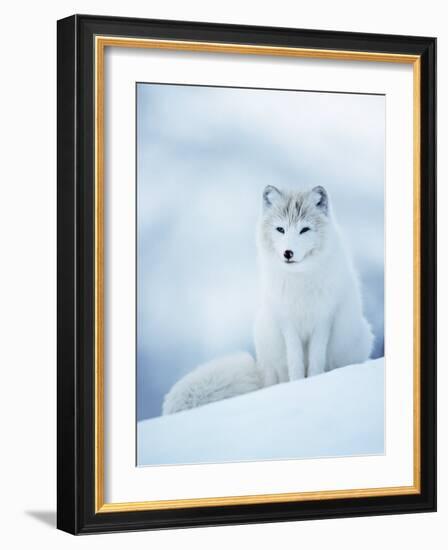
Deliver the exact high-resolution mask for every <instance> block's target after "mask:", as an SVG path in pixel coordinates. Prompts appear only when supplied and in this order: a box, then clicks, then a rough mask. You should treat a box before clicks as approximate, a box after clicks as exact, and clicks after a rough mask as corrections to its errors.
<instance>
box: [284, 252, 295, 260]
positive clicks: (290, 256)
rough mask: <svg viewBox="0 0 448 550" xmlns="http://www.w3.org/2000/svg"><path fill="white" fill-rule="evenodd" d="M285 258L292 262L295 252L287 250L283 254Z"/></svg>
mask: <svg viewBox="0 0 448 550" xmlns="http://www.w3.org/2000/svg"><path fill="white" fill-rule="evenodd" d="M283 256H284V257H285V258H286V259H287V260H290V259H291V258H292V257H293V256H294V252H293V251H292V250H285V252H284V253H283Z"/></svg>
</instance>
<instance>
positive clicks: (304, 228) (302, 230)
mask: <svg viewBox="0 0 448 550" xmlns="http://www.w3.org/2000/svg"><path fill="white" fill-rule="evenodd" d="M309 230H310V228H309V227H302V229H301V230H300V235H302V233H306V232H307V231H309Z"/></svg>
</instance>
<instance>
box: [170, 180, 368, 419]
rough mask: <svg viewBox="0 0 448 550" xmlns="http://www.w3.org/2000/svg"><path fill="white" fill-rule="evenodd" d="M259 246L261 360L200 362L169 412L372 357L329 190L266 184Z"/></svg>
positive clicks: (243, 356) (178, 387) (175, 392)
mask: <svg viewBox="0 0 448 550" xmlns="http://www.w3.org/2000/svg"><path fill="white" fill-rule="evenodd" d="M257 245H258V253H259V260H260V269H261V296H260V304H259V310H258V314H257V317H256V321H255V327H254V328H255V349H256V357H257V361H256V364H255V361H254V360H253V359H252V357H251V356H250V355H249V354H247V353H240V354H237V355H233V356H229V357H223V358H220V359H215V360H213V361H210V362H209V363H206V364H204V365H201V366H200V367H198V368H197V369H195V370H194V371H192V372H191V373H189V374H188V375H187V376H185V377H184V378H182V379H181V380H180V381H179V382H177V383H176V384H175V385H174V386H173V388H172V389H171V390H170V391H169V393H168V394H167V395H166V396H165V400H164V404H163V414H172V413H175V412H178V411H181V410H185V409H189V408H192V407H197V406H199V405H204V404H206V403H210V402H212V401H217V400H220V399H225V398H228V397H232V396H236V395H240V394H242V393H247V392H249V391H253V390H255V389H259V388H261V387H263V386H270V385H272V384H277V383H280V382H287V381H291V380H297V379H299V378H304V377H306V376H313V375H316V374H321V373H323V372H325V371H328V370H332V369H334V368H338V367H342V366H345V365H350V364H354V363H361V362H363V361H365V360H366V359H368V358H369V356H370V352H371V349H372V343H373V335H372V331H371V329H370V326H369V324H368V322H367V320H366V319H365V317H364V315H363V311H362V300H361V291H360V286H359V282H358V278H357V275H356V272H355V269H354V267H353V264H352V261H351V258H350V255H349V253H348V251H347V248H346V246H345V243H344V241H343V239H342V237H341V234H340V232H339V228H338V226H337V223H336V220H335V218H334V215H333V212H332V208H331V204H330V200H329V196H328V193H327V191H326V190H325V189H324V188H323V187H321V186H318V187H314V188H312V189H308V190H303V191H289V192H288V191H280V190H279V189H277V188H276V187H273V186H268V187H266V188H265V189H264V192H263V209H262V213H261V216H260V220H259V224H258V228H257Z"/></svg>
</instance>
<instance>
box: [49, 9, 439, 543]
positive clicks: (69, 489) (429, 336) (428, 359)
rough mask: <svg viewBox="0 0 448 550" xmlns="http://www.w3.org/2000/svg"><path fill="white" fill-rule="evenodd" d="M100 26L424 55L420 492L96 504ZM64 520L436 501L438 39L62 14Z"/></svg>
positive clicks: (98, 522) (87, 523)
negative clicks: (116, 507) (163, 505)
mask: <svg viewBox="0 0 448 550" xmlns="http://www.w3.org/2000/svg"><path fill="white" fill-rule="evenodd" d="M97 35H103V36H120V37H133V38H135V37H137V38H153V39H161V40H185V41H196V42H213V43H224V44H251V45H257V46H275V47H292V48H307V49H325V50H335V51H339V50H343V51H348V52H350V51H352V52H372V53H378V52H381V53H390V54H398V55H414V56H419V58H420V70H421V86H420V100H421V111H420V121H421V124H420V143H421V157H420V197H421V201H420V218H421V226H420V227H421V255H420V263H419V265H420V280H421V294H420V305H421V314H420V335H421V342H420V344H421V345H420V350H421V352H420V361H421V366H422V368H421V370H420V381H419V382H420V388H421V393H420V400H421V401H420V402H421V407H420V418H419V421H420V426H421V438H420V449H419V452H420V460H421V470H420V471H421V479H420V482H421V483H420V492H419V493H418V494H407V495H388V496H370V497H357V498H341V499H331V500H312V501H311V500H310V501H300V502H272V503H261V504H243V505H241V504H237V505H232V506H205V507H194V508H185V509H183V508H176V509H161V510H135V511H122V512H119V511H114V512H102V513H97V511H96V510H95V482H96V481H95V429H94V420H95V377H94V360H95V359H94V357H95V351H94V346H95V342H94V322H95V317H94V309H95V283H94V262H95V247H94V231H95V208H94V204H95V186H94V174H95V156H94V155H95V144H94V132H95V120H94V103H95V95H94V61H95V60H94V55H93V47H94V39H95V36H97ZM57 69H58V90H57V100H58V106H57V115H58V127H57V131H58V155H57V160H58V168H57V177H58V204H57V206H58V246H57V253H58V264H57V265H58V267H57V269H58V271H57V276H58V335H57V338H58V378H57V379H58V382H57V391H58V399H57V419H58V423H57V435H58V446H57V453H58V457H57V458H58V470H57V483H58V491H57V501H58V503H57V526H58V528H59V529H62V530H64V531H67V532H69V533H73V534H83V533H100V532H112V531H128V530H140V529H162V528H175V527H193V526H210V525H230V524H241V523H261V522H273V521H291V520H305V519H321V518H337V517H353V516H369V515H384V514H401V513H411V512H431V511H435V510H436V204H435V203H436V39H435V38H428V37H412V36H395V35H381V34H360V33H348V32H335V31H318V30H303V29H288V28H269V27H252V26H242V25H223V24H215V23H192V22H185V21H161V20H150V19H147V20H142V19H131V18H124V17H100V16H90V15H74V16H71V17H68V18H66V19H62V20H60V21H58V61H57Z"/></svg>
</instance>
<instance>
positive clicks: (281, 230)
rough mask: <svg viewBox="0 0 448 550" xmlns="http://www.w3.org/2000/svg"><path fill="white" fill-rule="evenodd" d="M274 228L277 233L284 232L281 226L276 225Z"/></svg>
mask: <svg viewBox="0 0 448 550" xmlns="http://www.w3.org/2000/svg"><path fill="white" fill-rule="evenodd" d="M275 229H277V231H278V232H279V233H284V232H285V230H284V229H283V227H276V228H275Z"/></svg>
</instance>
